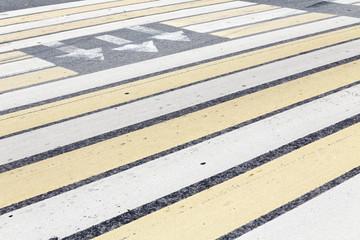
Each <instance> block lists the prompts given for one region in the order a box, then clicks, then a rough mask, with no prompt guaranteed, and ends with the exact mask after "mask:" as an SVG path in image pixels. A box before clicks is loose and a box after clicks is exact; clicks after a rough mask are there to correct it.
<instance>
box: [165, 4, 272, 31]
mask: <svg viewBox="0 0 360 240" xmlns="http://www.w3.org/2000/svg"><path fill="white" fill-rule="evenodd" d="M276 8H279V7H277V6H271V5H264V4H261V5H255V6H248V7H243V8H236V9H231V10H226V11H220V12H215V13H208V14H203V15H197V16H192V17H187V18H180V19H175V20H170V21H166V22H163V23H164V24H167V25H170V26H174V27H184V26H188V25H194V24H199V23H204V22H210V21H214V20H220V19H224V18H230V17H234V16H240V15H246V14H250V13H256V12H262V11H266V10H271V9H276Z"/></svg>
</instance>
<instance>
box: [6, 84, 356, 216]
mask: <svg viewBox="0 0 360 240" xmlns="http://www.w3.org/2000/svg"><path fill="white" fill-rule="evenodd" d="M356 84H360V81H359V82H356V83H354V84H351V85H348V86H345V87H342V88H339V89H336V90H333V91H330V92H327V93H324V94H321V95H319V96H316V97H313V98H310V99H307V100H305V101H302V102H298V103H295V104H293V105H290V106H288V107H285V108H282V109H278V110H276V111H273V112H271V113H268V114H265V115H262V116H259V117H257V118H254V119H252V120H249V121H246V122H243V123H240V124H238V125H235V126H232V127H230V128H227V129H223V130H221V131H219V132H216V133H212V134H209V135H207V136H204V137H202V138H199V139H196V140H194V141H191V142H188V143H185V144H182V145H179V146H176V147H174V148H171V149H168V150H165V151H163V152H159V153H156V154H154V155H151V156H148V157H146V158H143V159H140V160H137V161H134V162H132V163H130V164H126V165H124V166H120V167H118V168H115V169H112V170H109V171H106V172H103V173H101V174H98V175H96V176H93V177H90V178H87V179H84V180H82V181H79V182H76V183H73V184H70V185H67V186H64V187H61V188H59V189H56V190H54V191H50V192H47V193H44V194H41V195H38V196H36V197H33V198H30V199H27V200H24V201H21V202H19V203H15V204H12V205H10V206H7V207H4V208H1V209H0V215H3V214H6V213H9V212H11V211H14V210H16V209H20V208H22V207H25V206H27V205H31V204H34V203H36V202H40V201H42V200H45V199H48V198H51V197H54V196H57V195H59V194H62V193H64V192H67V191H71V190H73V189H76V188H78V187H81V186H84V185H86V184H89V183H91V182H95V181H98V180H100V179H103V178H106V177H109V176H112V175H114V174H117V173H119V172H122V171H125V170H128V169H130V168H133V167H136V166H139V165H141V164H144V163H147V162H150V161H152V160H155V159H157V158H160V157H163V156H166V155H169V154H171V153H174V152H177V151H180V150H182V149H185V148H188V147H190V146H193V145H196V144H198V143H201V142H204V141H206V140H209V139H212V138H214V137H217V136H220V135H223V134H225V133H228V132H231V131H234V130H236V129H239V128H241V127H244V126H247V125H250V124H252V123H254V122H257V121H260V120H262V119H265V118H268V117H271V116H274V115H276V114H279V113H282V112H284V111H287V110H290V109H292V108H295V107H297V106H301V105H303V104H306V103H309V102H311V101H314V100H316V99H319V98H322V97H324V96H328V95H330V94H333V93H335V92H338V91H341V90H344V89H346V88H349V87H352V86H354V85H356ZM359 119H360V114H359V115H356V116H355V117H353V118H350V119H348V120H345V121H341V122H340V123H338V124H335V125H334V126H331V127H328V128H326V129H324V130H321V131H319V132H317V133H314V134H310V135H309V136H307V137H305V138H302V140H298V141H295V143H296V144H297V145H296V144H295V143H290V144H288V145H289V146H292V147H291V149H293V150H295V149H297V148H295V147H296V146H298V148H299V147H302V146H304V145H306V144H308V143H310V142H313V141H315V140H317V139H320V138H322V137H324V136H327V135H329V134H332V133H334V132H336V131H339V130H341V129H344V128H345V127H348V126H351V125H353V124H355V123H357V122H358V121H359ZM159 121H161V119H159ZM140 127H141V125H140ZM324 134H325V135H324ZM96 138H98V137H96ZM96 138H95V139H96ZM98 140H100V141H101V138H100V139H98ZM299 141H300V142H299ZM301 142H305V143H306V144H300V143H301ZM83 144H84V143H83ZM85 144H86V143H85ZM294 144H295V145H296V146H295V145H294ZM76 145H77V144H73V145H72V146H73V147H74V148H76V147H77V146H76ZM288 145H286V146H288ZM293 145H294V146H293ZM286 148H288V147H286ZM280 149H281V148H280ZM274 152H275V153H277V152H278V150H276V151H274ZM280 155H283V154H280ZM280 155H279V154H278V155H277V157H278V156H280ZM266 156H268V155H266ZM42 157H44V156H42ZM256 159H258V158H256ZM256 161H257V160H256ZM246 164H247V163H245V165H246ZM241 166H243V164H242V165H241ZM248 170H250V169H248Z"/></svg>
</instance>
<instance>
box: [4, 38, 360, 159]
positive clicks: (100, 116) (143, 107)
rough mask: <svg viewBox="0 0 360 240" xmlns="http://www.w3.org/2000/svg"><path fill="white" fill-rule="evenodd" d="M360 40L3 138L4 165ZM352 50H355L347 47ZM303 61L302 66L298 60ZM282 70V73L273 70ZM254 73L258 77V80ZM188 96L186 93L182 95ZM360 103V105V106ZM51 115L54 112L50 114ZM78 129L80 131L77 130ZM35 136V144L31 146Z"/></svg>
mask: <svg viewBox="0 0 360 240" xmlns="http://www.w3.org/2000/svg"><path fill="white" fill-rule="evenodd" d="M359 45H360V40H356V41H353V42H348V43H345V44H341V45H336V46H333V47H329V48H326V49H322V50H318V51H315V52H311V53H307V54H302V55H298V56H295V57H291V58H287V59H285V60H281V61H278V62H274V63H270V64H266V65H263V66H260V67H256V68H253V69H249V70H245V71H242V72H239V73H235V74H231V75H227V76H225V77H220V78H216V79H213V80H211V81H207V82H203V83H199V84H197V85H192V86H189V87H186V88H182V89H178V90H176V91H171V92H168V93H164V94H161V95H158V96H156V97H151V98H147V99H143V100H139V101H137V102H133V103H129V104H125V105H122V106H119V107H116V108H111V109H108V110H104V111H101V112H98V113H93V114H89V115H87V116H83V117H80V118H76V119H72V120H69V121H65V122H62V123H58V124H55V125H51V126H48V127H44V128H40V129H36V130H33V131H30V132H26V133H23V134H20V135H15V136H13V137H8V138H5V139H2V140H1V141H0V152H1V157H0V165H1V164H6V163H10V162H13V161H16V160H19V159H22V158H25V157H29V156H33V155H35V154H39V153H43V152H46V151H49V150H52V149H55V148H57V147H59V146H65V145H68V144H71V143H75V142H78V141H81V140H84V139H87V138H91V137H94V136H97V135H101V134H104V133H107V132H110V131H113V130H116V129H120V128H123V127H126V126H129V125H132V124H137V123H140V122H142V121H146V120H149V119H152V118H156V117H159V116H161V115H165V114H169V113H171V112H175V111H178V110H181V109H184V108H187V107H190V106H193V105H196V104H200V103H204V102H206V101H210V100H212V99H216V98H219V97H222V96H225V95H228V94H231V93H235V92H237V91H241V90H245V89H249V88H252V87H255V86H258V85H261V84H264V83H267V82H271V81H274V80H277V79H281V78H284V77H287V76H291V75H293V74H297V73H300V72H304V71H307V70H310V69H313V68H316V67H320V66H323V65H326V64H329V63H332V62H337V61H339V60H341V59H347V58H350V57H353V56H357V55H359V54H360V46H359ZM347 49H353V51H346V50H347ZM299 63H301V64H299ZM273 69H282V71H273ZM253 76H257V77H256V79H254V77H253ZM184 96H187V97H186V98H184ZM359 106H360V105H359ZM50 114H51V113H50ZM74 133H76V134H74ZM33 139H37V140H36V145H34V144H33Z"/></svg>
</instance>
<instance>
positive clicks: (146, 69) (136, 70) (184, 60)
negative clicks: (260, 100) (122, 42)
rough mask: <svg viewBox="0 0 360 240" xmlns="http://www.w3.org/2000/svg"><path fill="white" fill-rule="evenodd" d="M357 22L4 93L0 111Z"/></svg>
mask: <svg viewBox="0 0 360 240" xmlns="http://www.w3.org/2000/svg"><path fill="white" fill-rule="evenodd" d="M358 22H360V19H358V18H350V17H337V18H332V19H326V20H323V21H318V22H314V23H309V24H304V25H300V26H295V27H291V28H286V29H280V30H277V31H273V32H268V33H264V34H261V35H256V36H250V37H246V38H241V39H237V40H232V41H228V42H224V43H220V44H215V45H212V46H207V47H202V48H198V49H194V50H189V51H184V52H181V53H177V54H173V55H168V56H164V57H159V58H156V59H151V60H147V61H143V62H140V63H135V64H130V65H126V66H121V67H118V68H113V69H109V70H105V71H101V72H96V73H92V74H88V75H83V76H79V77H74V78H68V79H64V80H61V81H57V82H52V83H48V84H45V85H39V86H34V87H31V88H27V89H21V90H18V91H15V92H9V93H4V94H2V95H0V111H3V110H6V109H10V108H14V107H18V106H22V105H26V104H31V103H35V102H39V101H43V100H46V99H50V98H54V97H59V96H63V95H66V94H70V93H74V92H78V91H82V90H87V89H91V88H94V87H99V86H103V85H106V84H110V83H114V82H120V81H123V80H126V79H130V78H134V77H139V76H143V75H146V74H151V73H156V72H159V71H163V70H166V69H171V68H175V67H178V66H182V65H186V64H190V63H195V62H199V61H202V60H205V59H210V58H214V57H218V56H222V55H226V54H230V53H233V52H235V51H242V50H246V49H249V48H255V47H259V46H263V45H266V44H271V43H277V42H279V41H283V40H288V39H293V38H296V37H300V36H306V35H308V34H313V33H318V32H320V31H325V30H329V29H334V28H337V27H341V26H346V25H349V24H353V23H358ZM119 72H121V73H122V74H121V76H119ZM104 76H106V77H104Z"/></svg>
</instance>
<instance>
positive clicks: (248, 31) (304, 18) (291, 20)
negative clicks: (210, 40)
mask: <svg viewBox="0 0 360 240" xmlns="http://www.w3.org/2000/svg"><path fill="white" fill-rule="evenodd" d="M329 17H333V15H329V14H321V13H306V14H302V15H297V16H292V17H287V18H282V19H278V20H272V21H268V22H263V23H258V24H252V25H249V26H243V27H239V28H232V29H228V30H224V31H219V32H214V33H212V35H216V36H220V37H226V38H238V37H244V36H248V35H252V34H257V33H261V32H266V31H271V30H275V29H279V28H285V27H290V26H295V25H299V24H304V23H308V22H313V21H317V20H321V19H325V18H329Z"/></svg>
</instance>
